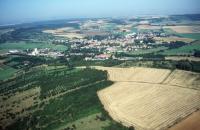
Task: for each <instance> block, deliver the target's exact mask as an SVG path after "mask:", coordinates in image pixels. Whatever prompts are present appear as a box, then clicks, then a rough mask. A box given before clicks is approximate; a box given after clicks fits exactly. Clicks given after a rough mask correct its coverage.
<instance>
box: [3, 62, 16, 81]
mask: <svg viewBox="0 0 200 130" xmlns="http://www.w3.org/2000/svg"><path fill="white" fill-rule="evenodd" d="M15 72H17V70H16V69H14V68H12V67H9V66H5V65H4V66H1V67H0V80H6V79H8V78H11V77H12V76H13V75H14V74H15Z"/></svg>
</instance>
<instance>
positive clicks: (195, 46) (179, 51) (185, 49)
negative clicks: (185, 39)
mask: <svg viewBox="0 0 200 130" xmlns="http://www.w3.org/2000/svg"><path fill="white" fill-rule="evenodd" d="M195 50H200V42H199V41H197V42H195V43H192V44H190V45H186V46H182V47H180V48H176V49H170V50H165V51H164V52H159V53H158V54H162V55H192V54H193V53H194V51H195Z"/></svg>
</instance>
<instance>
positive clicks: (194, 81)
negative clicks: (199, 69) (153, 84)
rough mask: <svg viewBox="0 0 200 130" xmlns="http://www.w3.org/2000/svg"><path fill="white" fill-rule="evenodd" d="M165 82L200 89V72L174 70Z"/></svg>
mask: <svg viewBox="0 0 200 130" xmlns="http://www.w3.org/2000/svg"><path fill="white" fill-rule="evenodd" d="M164 83H165V84H169V85H174V86H181V87H185V88H192V89H197V90H200V74H199V73H194V72H189V71H183V70H174V71H173V72H172V74H171V75H170V76H169V77H168V78H167V79H166V80H165V82H164Z"/></svg>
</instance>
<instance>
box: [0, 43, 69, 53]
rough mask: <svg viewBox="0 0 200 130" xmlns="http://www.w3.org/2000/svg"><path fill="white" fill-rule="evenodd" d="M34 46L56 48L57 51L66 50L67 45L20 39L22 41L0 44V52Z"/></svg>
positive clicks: (32, 47)
mask: <svg viewBox="0 0 200 130" xmlns="http://www.w3.org/2000/svg"><path fill="white" fill-rule="evenodd" d="M34 48H40V49H44V48H50V49H53V50H58V51H65V50H67V46H64V45H55V44H51V43H26V42H23V41H22V42H14V43H3V44H0V52H6V51H8V50H11V49H18V50H26V49H34Z"/></svg>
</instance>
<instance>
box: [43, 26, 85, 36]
mask: <svg viewBox="0 0 200 130" xmlns="http://www.w3.org/2000/svg"><path fill="white" fill-rule="evenodd" d="M79 31H80V30H77V29H74V28H72V27H63V28H58V29H54V30H44V31H43V32H44V33H50V34H53V35H54V36H59V37H67V38H70V39H72V38H80V39H81V38H84V35H83V34H80V33H78V32H79Z"/></svg>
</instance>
